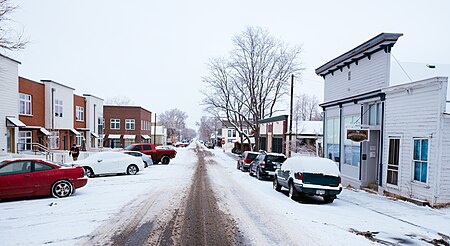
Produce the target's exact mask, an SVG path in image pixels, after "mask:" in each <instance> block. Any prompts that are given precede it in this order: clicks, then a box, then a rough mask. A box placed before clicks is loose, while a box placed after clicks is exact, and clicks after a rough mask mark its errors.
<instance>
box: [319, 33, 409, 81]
mask: <svg viewBox="0 0 450 246" xmlns="http://www.w3.org/2000/svg"><path fill="white" fill-rule="evenodd" d="M401 36H403V34H402V33H381V34H379V35H377V36H376V37H374V38H372V39H370V40H369V41H367V42H365V43H363V44H361V45H359V46H358V47H356V48H354V49H352V50H350V51H348V52H346V53H344V54H343V55H340V56H338V57H336V58H334V59H333V60H331V61H329V62H327V63H325V64H324V65H322V66H320V67H319V68H317V69H316V71H315V72H316V74H317V75H321V76H325V75H327V74H328V73H333V72H334V71H336V70H337V69H339V68H334V67H336V66H338V65H339V64H341V63H343V62H345V61H347V60H351V62H350V63H352V62H357V61H358V60H360V59H362V58H364V57H369V59H370V56H371V54H373V53H376V52H378V51H380V50H382V49H384V50H385V51H386V52H388V51H389V52H390V47H392V46H394V44H395V42H397V40H398V38H399V37H401ZM384 42H391V43H390V44H388V45H387V46H389V48H386V45H380V44H382V43H384ZM377 45H380V47H379V48H378V49H376V50H375V51H372V52H367V51H368V50H370V49H372V48H374V47H376V46H377ZM360 54H363V55H362V56H361V57H355V56H357V55H360ZM351 58H353V59H351ZM350 63H344V64H345V65H346V66H349V65H350Z"/></svg>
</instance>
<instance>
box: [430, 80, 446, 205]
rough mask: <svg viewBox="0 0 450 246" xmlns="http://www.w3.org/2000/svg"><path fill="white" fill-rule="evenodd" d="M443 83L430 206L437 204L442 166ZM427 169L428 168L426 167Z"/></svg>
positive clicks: (444, 101) (444, 94)
mask: <svg viewBox="0 0 450 246" xmlns="http://www.w3.org/2000/svg"><path fill="white" fill-rule="evenodd" d="M443 84H444V81H441V83H440V84H439V89H440V91H441V93H440V94H441V96H440V103H439V111H438V122H437V140H436V142H437V146H438V149H437V151H436V155H437V158H436V173H435V177H434V180H435V181H434V188H433V201H432V204H431V206H434V205H436V203H437V198H438V196H439V184H440V180H441V178H440V177H441V166H442V142H443V140H442V135H443V134H444V124H443V121H444V114H443V112H445V108H446V100H445V98H446V97H447V90H443V89H442V88H443V87H446V86H444V85H443ZM445 84H447V81H445ZM428 168H429V166H428Z"/></svg>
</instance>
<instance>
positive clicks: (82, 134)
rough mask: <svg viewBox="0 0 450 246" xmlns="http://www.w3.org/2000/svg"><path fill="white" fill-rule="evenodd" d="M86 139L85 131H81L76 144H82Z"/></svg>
mask: <svg viewBox="0 0 450 246" xmlns="http://www.w3.org/2000/svg"><path fill="white" fill-rule="evenodd" d="M83 139H84V132H80V134H78V135H76V145H77V146H81V144H82V143H83Z"/></svg>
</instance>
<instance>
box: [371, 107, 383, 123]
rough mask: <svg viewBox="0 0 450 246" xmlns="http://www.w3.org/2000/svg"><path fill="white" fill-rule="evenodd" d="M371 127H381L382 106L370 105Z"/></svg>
mask: <svg viewBox="0 0 450 246" xmlns="http://www.w3.org/2000/svg"><path fill="white" fill-rule="evenodd" d="M369 125H371V126H375V125H381V104H380V103H376V104H371V105H369Z"/></svg>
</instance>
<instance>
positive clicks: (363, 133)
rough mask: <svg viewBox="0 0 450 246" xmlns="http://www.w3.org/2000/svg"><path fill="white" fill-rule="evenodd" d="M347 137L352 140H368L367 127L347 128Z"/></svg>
mask: <svg viewBox="0 0 450 246" xmlns="http://www.w3.org/2000/svg"><path fill="white" fill-rule="evenodd" d="M347 139H349V140H352V141H353V142H358V143H359V142H364V141H369V130H368V129H347Z"/></svg>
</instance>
